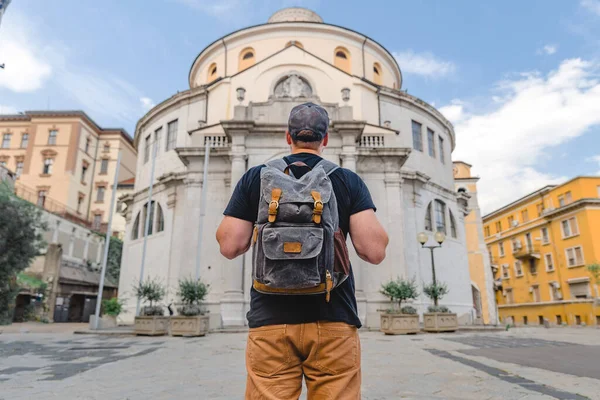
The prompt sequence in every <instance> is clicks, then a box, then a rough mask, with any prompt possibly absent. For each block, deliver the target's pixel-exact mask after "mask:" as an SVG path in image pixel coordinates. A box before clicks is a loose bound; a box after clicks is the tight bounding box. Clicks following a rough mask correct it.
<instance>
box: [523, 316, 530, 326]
mask: <svg viewBox="0 0 600 400" xmlns="http://www.w3.org/2000/svg"><path fill="white" fill-rule="evenodd" d="M528 324H529V319H528V318H527V315H524V316H523V325H528Z"/></svg>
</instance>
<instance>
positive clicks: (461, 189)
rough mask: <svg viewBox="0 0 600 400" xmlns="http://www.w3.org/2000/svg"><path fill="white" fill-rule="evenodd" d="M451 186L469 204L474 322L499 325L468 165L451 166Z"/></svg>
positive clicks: (473, 180) (467, 227) (467, 229)
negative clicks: (452, 178) (452, 170)
mask: <svg viewBox="0 0 600 400" xmlns="http://www.w3.org/2000/svg"><path fill="white" fill-rule="evenodd" d="M453 164H454V185H455V188H456V191H457V192H458V193H459V196H461V197H464V198H465V201H467V202H468V210H469V214H468V215H467V216H466V217H465V242H466V246H467V254H468V258H469V274H470V276H471V291H472V294H473V307H474V308H475V312H476V320H475V321H479V322H480V323H483V324H485V325H490V324H491V325H496V324H497V323H498V310H497V307H496V299H495V297H494V275H493V271H492V267H491V264H490V256H489V254H488V250H487V247H486V244H485V240H484V237H483V222H482V219H481V209H480V208H479V201H478V198H477V181H479V178H478V177H476V176H472V175H471V165H470V164H467V163H465V162H462V161H455V162H454V163H453Z"/></svg>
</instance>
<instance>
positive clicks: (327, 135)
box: [323, 132, 329, 147]
mask: <svg viewBox="0 0 600 400" xmlns="http://www.w3.org/2000/svg"><path fill="white" fill-rule="evenodd" d="M327 143H329V132H327V133H326V134H325V138H324V139H323V147H325V146H327Z"/></svg>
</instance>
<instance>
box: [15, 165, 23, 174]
mask: <svg viewBox="0 0 600 400" xmlns="http://www.w3.org/2000/svg"><path fill="white" fill-rule="evenodd" d="M22 173H23V161H17V169H16V170H15V174H16V175H17V178H18V177H20V176H21V174H22Z"/></svg>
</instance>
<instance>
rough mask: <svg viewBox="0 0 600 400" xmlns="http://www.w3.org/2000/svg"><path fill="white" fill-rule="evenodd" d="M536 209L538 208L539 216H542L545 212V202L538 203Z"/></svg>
mask: <svg viewBox="0 0 600 400" xmlns="http://www.w3.org/2000/svg"><path fill="white" fill-rule="evenodd" d="M535 209H536V210H537V216H538V217H541V216H542V214H543V213H544V204H543V203H540V204H538V205H536V206H535Z"/></svg>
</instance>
